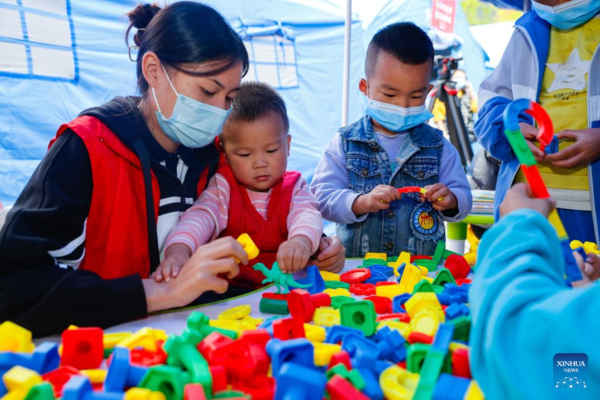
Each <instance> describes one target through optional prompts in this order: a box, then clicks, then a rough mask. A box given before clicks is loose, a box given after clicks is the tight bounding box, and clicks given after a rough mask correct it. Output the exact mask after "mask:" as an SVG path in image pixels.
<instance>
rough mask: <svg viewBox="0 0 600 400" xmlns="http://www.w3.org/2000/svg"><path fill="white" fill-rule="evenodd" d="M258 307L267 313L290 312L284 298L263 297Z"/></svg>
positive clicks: (285, 313) (283, 313)
mask: <svg viewBox="0 0 600 400" xmlns="http://www.w3.org/2000/svg"><path fill="white" fill-rule="evenodd" d="M258 308H259V310H260V312H262V313H266V314H279V315H287V314H289V313H290V311H289V309H288V304H287V302H286V301H283V300H275V299H266V298H262V299H260V303H259V307H258Z"/></svg>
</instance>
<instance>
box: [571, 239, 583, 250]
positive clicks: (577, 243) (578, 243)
mask: <svg viewBox="0 0 600 400" xmlns="http://www.w3.org/2000/svg"><path fill="white" fill-rule="evenodd" d="M569 245H570V246H571V250H577V249H578V248H580V247H583V243H581V241H579V240H571V243H570V244H569Z"/></svg>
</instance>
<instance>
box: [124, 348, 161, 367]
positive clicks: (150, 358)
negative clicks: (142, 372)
mask: <svg viewBox="0 0 600 400" xmlns="http://www.w3.org/2000/svg"><path fill="white" fill-rule="evenodd" d="M129 357H130V360H131V365H138V366H141V367H152V366H154V365H161V364H166V363H167V353H165V351H164V350H163V348H162V345H160V346H158V350H157V351H149V350H146V349H143V348H141V347H138V348H135V349H132V350H130V351H129Z"/></svg>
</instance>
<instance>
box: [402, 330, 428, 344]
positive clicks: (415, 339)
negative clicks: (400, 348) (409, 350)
mask: <svg viewBox="0 0 600 400" xmlns="http://www.w3.org/2000/svg"><path fill="white" fill-rule="evenodd" d="M406 340H407V341H408V343H410V344H413V343H425V344H431V343H433V336H429V335H426V334H424V333H421V332H411V333H410V335H408V337H407V338H406Z"/></svg>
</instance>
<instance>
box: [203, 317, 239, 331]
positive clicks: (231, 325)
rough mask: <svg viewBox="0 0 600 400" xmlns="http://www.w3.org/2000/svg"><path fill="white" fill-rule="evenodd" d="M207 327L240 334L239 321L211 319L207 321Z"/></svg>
mask: <svg viewBox="0 0 600 400" xmlns="http://www.w3.org/2000/svg"><path fill="white" fill-rule="evenodd" d="M208 325H209V326H212V327H213V328H221V329H227V330H230V331H234V332H237V333H238V335H239V333H240V321H238V320H232V319H211V320H210V321H208Z"/></svg>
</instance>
